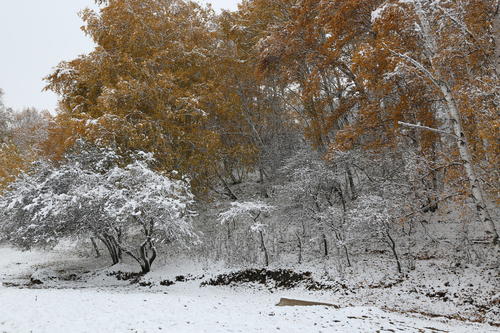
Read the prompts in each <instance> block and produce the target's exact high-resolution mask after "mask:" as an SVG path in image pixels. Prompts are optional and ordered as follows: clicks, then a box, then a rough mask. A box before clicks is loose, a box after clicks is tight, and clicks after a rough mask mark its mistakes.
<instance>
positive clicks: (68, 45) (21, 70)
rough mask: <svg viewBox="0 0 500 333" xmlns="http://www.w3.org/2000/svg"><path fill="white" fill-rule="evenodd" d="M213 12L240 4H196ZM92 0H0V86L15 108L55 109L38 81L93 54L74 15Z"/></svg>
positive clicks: (228, 0) (233, 0)
mask: <svg viewBox="0 0 500 333" xmlns="http://www.w3.org/2000/svg"><path fill="white" fill-rule="evenodd" d="M200 2H202V3H207V2H210V3H212V4H213V7H214V8H215V9H221V8H224V9H230V10H235V9H236V8H237V3H238V0H206V1H205V0H200ZM85 7H92V8H95V7H96V6H95V5H94V1H93V0H0V88H1V89H3V90H4V92H5V96H4V103H5V105H7V106H9V107H13V108H14V109H22V108H24V107H27V106H34V107H36V108H38V109H47V110H50V111H53V110H54V108H55V107H56V104H57V96H56V95H54V94H52V93H51V92H42V91H41V90H42V88H43V87H44V82H43V81H42V78H43V77H44V76H46V75H47V74H49V73H50V72H51V69H52V68H53V67H54V66H55V65H57V64H58V63H59V62H60V61H61V60H71V59H73V58H75V57H76V56H78V55H79V54H82V53H87V52H89V51H91V50H92V48H93V44H92V42H91V41H90V40H89V39H88V38H87V37H85V35H84V34H83V32H82V31H81V30H80V27H81V26H82V24H83V22H82V21H81V20H80V18H79V17H78V15H77V13H78V12H79V11H80V10H81V9H83V8H85Z"/></svg>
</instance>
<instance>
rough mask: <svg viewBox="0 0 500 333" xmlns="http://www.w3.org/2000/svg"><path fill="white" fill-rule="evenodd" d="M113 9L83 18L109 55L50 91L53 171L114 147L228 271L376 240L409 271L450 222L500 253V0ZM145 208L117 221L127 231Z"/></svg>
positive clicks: (117, 0) (92, 56)
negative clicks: (54, 101) (161, 188)
mask: <svg viewBox="0 0 500 333" xmlns="http://www.w3.org/2000/svg"><path fill="white" fill-rule="evenodd" d="M100 5H101V7H100V10H99V11H93V10H89V9H86V10H83V11H82V12H81V17H82V18H83V20H84V21H85V26H84V27H83V28H82V29H83V32H84V33H85V34H86V35H87V36H89V37H90V38H91V39H92V40H93V41H94V42H95V45H96V47H95V49H94V50H93V51H92V52H90V53H89V54H86V55H81V56H79V57H77V58H76V59H74V60H71V61H65V62H61V63H60V64H59V65H58V66H57V67H56V68H55V70H54V71H53V72H52V73H51V74H50V75H48V76H47V77H46V82H47V87H46V89H48V90H52V91H54V92H56V93H57V94H58V95H59V97H60V103H59V109H58V113H57V115H56V116H55V117H53V118H52V119H50V121H49V122H47V124H48V125H47V128H46V130H45V132H44V133H46V134H45V136H43V137H41V138H39V142H38V144H39V147H40V149H39V153H38V155H36V156H37V158H41V157H43V158H48V159H49V160H50V163H51V165H52V166H51V168H63V167H68V166H72V168H75V167H76V166H75V165H74V164H72V163H74V162H73V160H74V158H76V157H75V156H77V155H78V154H79V153H82V152H83V151H96V152H97V151H100V150H102V149H111V148H112V149H113V152H114V153H116V154H117V156H120V158H119V160H120V162H116V163H115V164H113V168H120V170H129V169H127V168H130V167H131V165H134V163H143V164H142V165H143V167H144V168H145V169H147V170H149V171H150V172H153V173H154V174H155V175H157V176H158V177H166V178H165V179H168V180H169V181H171V182H177V181H179V182H183V184H185V185H186V186H189V191H192V193H193V195H194V197H195V198H196V204H194V203H191V202H190V203H189V204H187V206H190V205H192V204H194V206H196V208H197V210H198V212H199V213H198V216H197V217H196V216H194V215H193V216H190V214H187V215H185V214H184V213H181V215H182V216H183V217H186V218H187V217H189V220H192V222H190V225H191V224H192V225H191V227H192V228H193V230H194V232H193V233H194V234H196V233H197V231H199V232H200V233H199V235H198V236H197V237H198V240H200V239H201V245H199V246H200V247H201V248H203V249H204V250H205V252H207V253H210V254H211V255H213V256H214V257H217V258H219V259H224V260H227V261H229V262H231V261H233V260H250V261H254V262H258V261H260V262H263V263H265V264H268V263H269V261H270V260H273V258H274V259H275V260H279V258H280V256H284V255H285V253H286V252H289V250H290V249H293V252H296V253H297V260H298V261H299V262H300V261H302V260H303V258H304V257H305V256H306V255H309V256H312V255H314V256H332V255H336V256H337V257H338V258H340V259H339V260H340V261H342V262H343V264H345V265H348V266H349V265H351V259H352V258H351V255H350V254H351V253H352V251H353V249H354V248H358V247H359V243H360V242H361V243H363V244H365V243H367V242H369V241H374V242H375V243H377V244H382V246H384V247H385V248H386V249H387V250H388V251H389V253H390V254H391V255H392V257H393V258H394V260H395V262H396V264H397V265H396V266H397V269H398V271H399V272H401V271H403V270H404V269H405V267H404V264H403V263H402V262H403V259H405V260H406V261H407V262H408V264H407V268H408V267H411V266H412V264H411V263H412V260H413V259H414V258H416V257H417V256H418V255H417V254H418V253H416V252H418V251H419V250H418V249H419V246H416V244H417V245H420V246H421V247H423V244H424V243H425V242H426V241H429V239H431V241H432V237H431V236H428V237H427V236H425V237H424V236H422V235H421V234H418V236H416V232H417V231H416V230H417V229H419V228H420V229H421V230H425V222H426V221H427V220H428V219H429V216H430V215H432V214H437V212H440V211H443V210H445V209H452V210H455V211H457V212H458V213H460V214H457V216H454V217H453V219H456V220H458V222H460V223H461V224H463V225H464V226H467V228H468V229H470V230H471V232H470V233H466V234H464V235H453V237H455V236H456V237H455V238H457V239H459V240H463V239H466V240H467V242H468V243H471V242H472V243H474V242H486V243H489V244H494V245H493V246H495V244H496V246H498V244H499V237H498V231H497V224H496V223H497V222H498V221H497V217H496V213H497V212H496V211H495V207H496V205H497V204H498V188H499V186H498V185H499V184H498V179H499V177H498V176H499V175H498V170H497V165H498V149H499V145H498V143H499V142H500V140H499V137H498V121H499V118H498V97H499V96H498V72H497V68H496V65H497V63H496V61H497V60H496V54H495V50H496V49H495V47H496V43H498V40H497V39H496V37H497V35H496V34H495V26H496V25H495V22H496V21H495V20H498V16H499V14H498V1H490V0H457V1H448V0H439V1H428V0H414V1H401V0H367V1H354V0H352V1H351V0H333V1H320V0H302V1H296V0H276V1H266V0H252V1H249V0H245V1H242V2H241V3H240V4H239V7H238V10H237V11H234V12H230V11H223V12H222V13H219V14H216V13H215V12H214V11H213V10H212V9H211V8H210V7H203V6H201V5H199V4H197V3H195V2H190V1H183V0H141V1H139V0H109V1H100ZM0 125H1V123H0ZM0 128H1V127H0ZM16 137H22V135H21V134H20V135H19V136H16ZM31 146H33V145H31ZM2 147H3V148H2V156H3V155H6V156H16V155H15V154H16V153H15V151H14V150H12V149H11V150H9V149H10V148H8V147H9V146H8V145H5V144H4V145H3V146H2ZM78 147H80V148H81V147H92V148H85V149H87V150H85V149H83V148H81V149H80V148H78ZM89 149H90V150H89ZM140 152H142V153H144V154H152V156H153V157H154V158H151V159H148V160H147V161H142V162H141V161H140V159H139V160H138V159H137V156H138V155H137V154H140ZM75 154H76V155H75ZM85 154H87V153H85ZM85 154H84V155H85ZM96 154H97V153H96ZM96 156H99V155H96ZM7 160H8V161H9V163H11V162H13V161H15V159H13V158H10V157H9V158H7ZM29 160H30V161H33V160H36V158H30V159H29ZM96 160H99V159H98V158H97V159H95V158H94V159H91V161H93V162H92V163H95V161H96ZM89 163H90V162H89ZM92 163H91V164H92ZM44 168H45V169H47V168H49V167H47V166H45V167H43V168H41V169H40V168H39V167H38V169H37V166H35V167H32V168H31V170H35V171H32V172H31V174H30V171H28V170H30V167H29V163H25V164H22V163H21V164H19V165H18V166H9V165H7V166H6V168H5V170H11V171H9V172H10V174H12V175H17V172H19V170H26V171H27V173H28V175H29V176H30V177H36V174H37V172H39V171H36V170H42V169H44ZM12 170H18V171H15V172H14V171H12ZM110 170H113V169H112V168H111V165H110V166H109V168H108V169H107V170H102V171H100V172H99V175H100V176H99V177H105V176H106V174H107V173H108V172H110ZM174 171H175V172H174ZM123 172H125V171H123ZM28 175H25V176H22V177H20V178H18V181H17V184H19V182H22V181H25V180H23V179H25V178H23V177H28ZM0 176H1V177H2V181H3V182H4V183H5V184H7V183H9V182H11V181H13V180H14V179H15V176H14V177H11V176H7V175H0ZM129 176H130V177H133V175H132V174H130V175H129ZM161 179H163V178H161ZM101 181H102V182H104V183H106V182H107V181H109V179H108V180H106V181H105V180H101ZM165 181H166V180H165ZM121 182H123V180H122V181H121ZM13 184H14V185H12V186H11V187H10V188H9V189H7V190H6V193H7V194H5V195H4V198H9V197H12V195H13V193H14V192H15V191H16V188H17V187H16V186H17V185H16V183H13ZM137 184H140V182H138V183H137ZM187 184H189V185H187ZM115 185H116V184H115ZM113 186H114V185H113ZM117 186H118V188H122V187H123V186H128V185H125V184H124V183H121V185H117ZM138 186H139V188H140V187H141V186H145V187H147V186H149V185H145V184H143V185H138ZM151 186H153V185H151ZM153 187H154V186H153ZM107 190H109V191H110V193H112V192H113V191H117V189H116V188H113V187H112V186H111V185H110V187H109V188H108V189H107ZM65 193H66V192H65ZM66 194H67V193H66ZM75 195H76V194H75ZM130 195H131V194H130ZM171 195H172V193H170V194H168V193H167V194H165V196H166V197H169V196H171ZM111 197H112V196H111V194H109V195H106V196H104V199H103V200H104V201H103V203H102V205H104V206H107V205H110V203H109V202H110V200H112V199H111ZM106 198H109V200H108V199H106ZM130 198H132V196H130ZM5 200H6V201H8V200H7V199H4V201H5ZM88 200H90V199H88ZM117 200H118V199H117ZM108 201H109V202H108ZM187 201H189V200H187ZM144 204H145V205H147V204H146V203H144ZM221 205H222V206H224V207H220V206H221ZM187 206H186V207H187ZM4 207H11V206H8V205H7V204H6V205H5V206H4ZM40 207H41V206H40ZM82 207H83V206H82ZM96 207H99V206H98V205H96V206H95V207H94V208H96ZM444 207H446V208H444ZM450 207H451V208H450ZM11 208H12V207H11ZM115 208H116V207H115ZM39 209H41V208H39ZM79 209H82V210H83V209H84V208H79ZM116 209H118V208H116ZM141 209H143V208H142V207H141V202H140V201H139V202H138V206H137V207H135V208H134V209H132V210H130V211H127V213H126V214H128V215H127V216H128V217H127V218H123V219H122V220H120V219H119V218H117V217H116V216H113V217H110V216H109V215H107V217H105V218H103V219H104V220H108V221H121V222H120V223H122V224H120V225H121V226H122V227H123V226H124V225H128V224H127V223H130V221H131V219H133V217H134V216H137V215H136V214H138V213H137V212H139V211H142V210H141ZM193 209H194V208H193ZM108 210H109V209H108ZM174 211H175V212H182V209H180V208H179V207H174V208H172V210H171V212H174ZM11 212H12V210H11ZM148 212H149V213H148V214H151V215H150V216H151V217H152V218H153V220H155V219H156V217H158V215H156V214H159V213H157V212H155V211H154V210H149V211H148ZM30 214H31V215H30V216H32V215H33V214H36V212H31V213H30ZM141 214H144V216H149V215H148V214H146V213H144V212H143V213H141ZM66 219H68V218H66ZM41 220H43V219H41ZM124 221H127V222H126V223H125V222H124ZM162 221H163V220H162ZM19 223H20V222H19ZM85 223H87V226H88V225H91V224H92V223H90V222H88V221H87V220H85ZM85 223H84V224H85ZM99 223H102V222H99ZM123 223H125V224H123ZM155 223H160V222H154V223H153V224H155ZM162 223H163V222H162ZM160 224H161V223H160ZM181 224H182V223H181ZM155 225H156V224H155ZM28 226H29V224H28ZM475 226H478V227H477V228H476V227H475ZM122 227H120V228H122ZM191 227H190V228H191ZM132 229H133V228H132ZM132 229H131V230H130V231H128V233H129V234H127V235H128V236H130V237H132V236H134V235H136V231H134V232H133V230H132ZM476 229H477V230H480V232H479V233H478V232H475V230H476ZM85 230H87V231H86V233H85V235H88V234H89V232H90V233H92V232H94V231H95V230H94V229H92V228H90V229H89V228H87V229H85ZM119 230H120V232H121V230H122V229H119ZM123 230H128V229H127V228H125V229H123ZM172 230H173V229H172ZM190 232H191V231H190ZM190 232H188V233H187V234H189V233H190ZM201 232H202V233H201ZM421 232H422V231H421ZM118 233H119V232H118V231H116V234H113V235H114V236H113V237H115V238H117V237H118V236H117V235H118ZM146 233H147V232H146ZM450 233H451V231H450ZM7 234H9V233H8V232H7ZM44 235H45V234H44ZM98 235H99V237H101V238H102V234H100V233H97V234H96V233H95V232H94V236H96V237H97V236H98ZM148 237H149V238H148ZM155 237H156V236H155ZM426 237H427V238H426ZM429 237H430V238H429ZM461 237H462V238H461ZM423 238H426V240H425V239H423ZM148 239H150V240H151V239H152V237H150V236H147V235H146V240H148ZM158 239H162V237H160V238H158ZM104 243H105V242H104ZM112 243H113V242H112ZM117 243H118V245H117V248H118V249H120V248H121V247H122V244H121V243H120V242H117ZM311 244H314V245H311ZM147 245H148V246H149V248H150V252H151V251H152V249H153V247H152V246H151V244H150V243H147ZM457 246H458V243H457ZM108 247H109V246H108ZM137 251H139V252H137V253H141V252H140V251H141V250H140V247H139V250H137ZM111 252H113V251H111ZM137 253H136V254H135V256H137ZM259 253H262V256H261V255H259ZM412 258H413V259H412ZM113 261H115V260H114V259H113ZM139 262H140V260H139ZM141 265H142V264H141ZM143 268H144V267H143Z"/></svg>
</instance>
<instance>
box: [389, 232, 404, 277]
mask: <svg viewBox="0 0 500 333" xmlns="http://www.w3.org/2000/svg"><path fill="white" fill-rule="evenodd" d="M385 233H386V235H387V239H388V240H389V247H390V248H391V251H392V254H393V255H394V258H395V259H396V264H397V266H398V273H399V274H401V273H402V269H401V263H400V262H399V256H398V252H397V251H396V242H394V239H393V238H392V236H391V233H390V232H389V231H388V230H386V232H385Z"/></svg>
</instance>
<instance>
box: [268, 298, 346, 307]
mask: <svg viewBox="0 0 500 333" xmlns="http://www.w3.org/2000/svg"><path fill="white" fill-rule="evenodd" d="M314 305H323V306H331V307H334V308H335V309H338V308H340V306H338V305H335V304H330V303H322V302H310V301H302V300H299V299H292V298H281V299H280V301H279V303H278V304H276V306H314Z"/></svg>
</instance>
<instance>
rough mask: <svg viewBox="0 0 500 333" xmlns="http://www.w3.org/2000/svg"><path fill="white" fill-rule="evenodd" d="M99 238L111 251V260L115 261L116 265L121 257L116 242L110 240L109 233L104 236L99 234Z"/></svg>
mask: <svg viewBox="0 0 500 333" xmlns="http://www.w3.org/2000/svg"><path fill="white" fill-rule="evenodd" d="M97 238H98V239H99V240H100V241H101V242H102V243H103V244H104V245H105V246H106V248H107V249H108V252H109V256H110V257H111V261H112V262H113V265H116V264H118V263H119V262H120V258H118V252H117V250H116V248H115V244H114V243H113V242H111V241H110V239H109V236H107V235H102V236H97Z"/></svg>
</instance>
